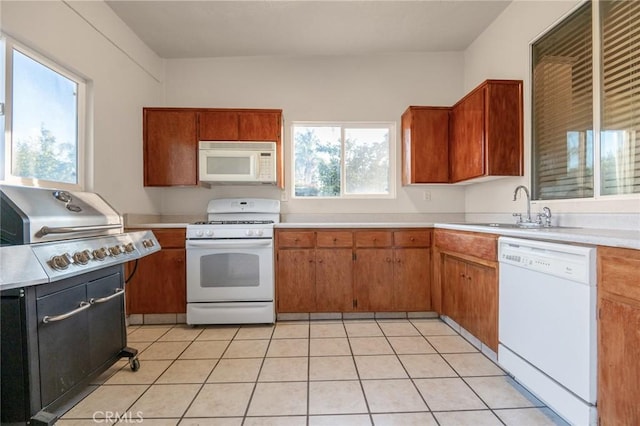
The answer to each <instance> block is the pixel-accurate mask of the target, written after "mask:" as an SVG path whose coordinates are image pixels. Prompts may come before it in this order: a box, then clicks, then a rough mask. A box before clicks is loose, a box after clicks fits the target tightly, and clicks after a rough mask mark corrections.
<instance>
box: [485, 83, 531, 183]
mask: <svg viewBox="0 0 640 426" xmlns="http://www.w3.org/2000/svg"><path fill="white" fill-rule="evenodd" d="M486 96H487V112H486V114H487V115H486V129H485V132H486V134H485V137H486V141H485V146H486V157H487V158H486V159H485V164H486V166H487V169H486V170H485V173H486V174H487V175H495V176H522V175H523V172H524V170H523V169H524V168H523V160H524V145H523V126H524V125H523V121H524V117H523V108H522V82H521V81H499V82H493V81H490V82H489V83H488V84H487V93H486Z"/></svg>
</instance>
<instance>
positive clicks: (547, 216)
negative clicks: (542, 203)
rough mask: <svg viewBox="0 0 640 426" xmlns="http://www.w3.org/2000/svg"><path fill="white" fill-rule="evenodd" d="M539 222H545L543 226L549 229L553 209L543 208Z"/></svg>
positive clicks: (539, 214)
mask: <svg viewBox="0 0 640 426" xmlns="http://www.w3.org/2000/svg"><path fill="white" fill-rule="evenodd" d="M538 220H539V221H540V222H542V221H544V223H543V225H544V226H545V227H547V228H549V227H551V209H550V208H549V207H543V208H542V213H538Z"/></svg>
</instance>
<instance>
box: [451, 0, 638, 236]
mask: <svg viewBox="0 0 640 426" xmlns="http://www.w3.org/2000/svg"><path fill="white" fill-rule="evenodd" d="M580 3H581V1H578V0H565V1H561V0H557V1H526V0H525V1H523V0H516V1H513V2H512V3H511V4H510V5H509V6H508V7H507V8H506V9H505V10H504V12H503V13H502V14H501V15H500V16H499V17H498V18H497V19H496V20H495V21H494V22H493V23H492V24H491V26H489V28H487V29H486V30H485V31H484V32H483V33H482V34H481V35H480V36H479V37H478V38H477V39H476V40H475V41H474V43H473V44H472V45H471V46H470V47H469V48H468V49H467V50H466V52H465V64H464V89H465V92H466V91H469V90H470V89H472V88H473V87H475V86H476V85H478V84H479V83H480V82H482V81H483V80H485V79H487V78H507V79H519V80H524V111H525V115H524V117H525V122H524V143H525V161H524V165H525V176H524V177H522V178H508V179H501V180H495V181H491V182H487V183H482V184H476V185H470V186H468V187H467V191H466V207H465V210H466V213H467V217H468V218H469V217H470V216H471V215H473V214H475V213H501V214H502V213H511V212H523V211H524V209H525V203H524V201H522V200H519V201H517V202H513V201H512V200H513V191H514V189H515V188H516V186H517V185H526V186H527V187H528V188H531V108H530V105H531V79H530V61H529V45H530V43H531V42H532V41H534V40H535V39H536V38H538V37H539V36H540V35H541V34H542V33H544V32H545V31H546V30H547V29H548V28H550V27H551V26H552V25H553V24H555V23H556V22H558V21H559V20H561V19H562V18H563V17H564V16H566V15H567V14H568V13H570V12H571V11H573V10H574V8H575V7H576V6H578V5H579V4H580ZM545 205H548V206H549V207H550V208H551V210H552V211H553V212H557V213H636V214H637V213H639V212H640V197H639V196H633V197H632V198H629V197H626V199H621V198H620V197H618V198H611V197H609V198H606V197H605V198H602V199H599V200H594V199H590V200H576V201H540V202H535V203H533V206H532V210H533V211H540V210H541V209H542V207H543V206H545ZM612 225H614V224H612ZM600 226H603V224H602V223H600Z"/></svg>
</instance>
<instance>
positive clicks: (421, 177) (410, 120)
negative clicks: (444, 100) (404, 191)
mask: <svg viewBox="0 0 640 426" xmlns="http://www.w3.org/2000/svg"><path fill="white" fill-rule="evenodd" d="M449 111H450V108H438V107H410V108H409V109H408V110H407V111H406V112H405V113H404V114H403V115H402V184H403V185H409V184H412V183H447V182H449Z"/></svg>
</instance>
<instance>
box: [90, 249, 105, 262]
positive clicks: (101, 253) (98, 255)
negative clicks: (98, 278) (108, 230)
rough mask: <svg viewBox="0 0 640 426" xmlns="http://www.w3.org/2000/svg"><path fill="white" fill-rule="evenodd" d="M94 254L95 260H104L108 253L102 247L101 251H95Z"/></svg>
mask: <svg viewBox="0 0 640 426" xmlns="http://www.w3.org/2000/svg"><path fill="white" fill-rule="evenodd" d="M92 254H93V258H94V259H96V260H104V259H105V257H107V254H108V253H107V249H106V248H105V247H100V248H99V249H95V250H94V251H93V253H92Z"/></svg>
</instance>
